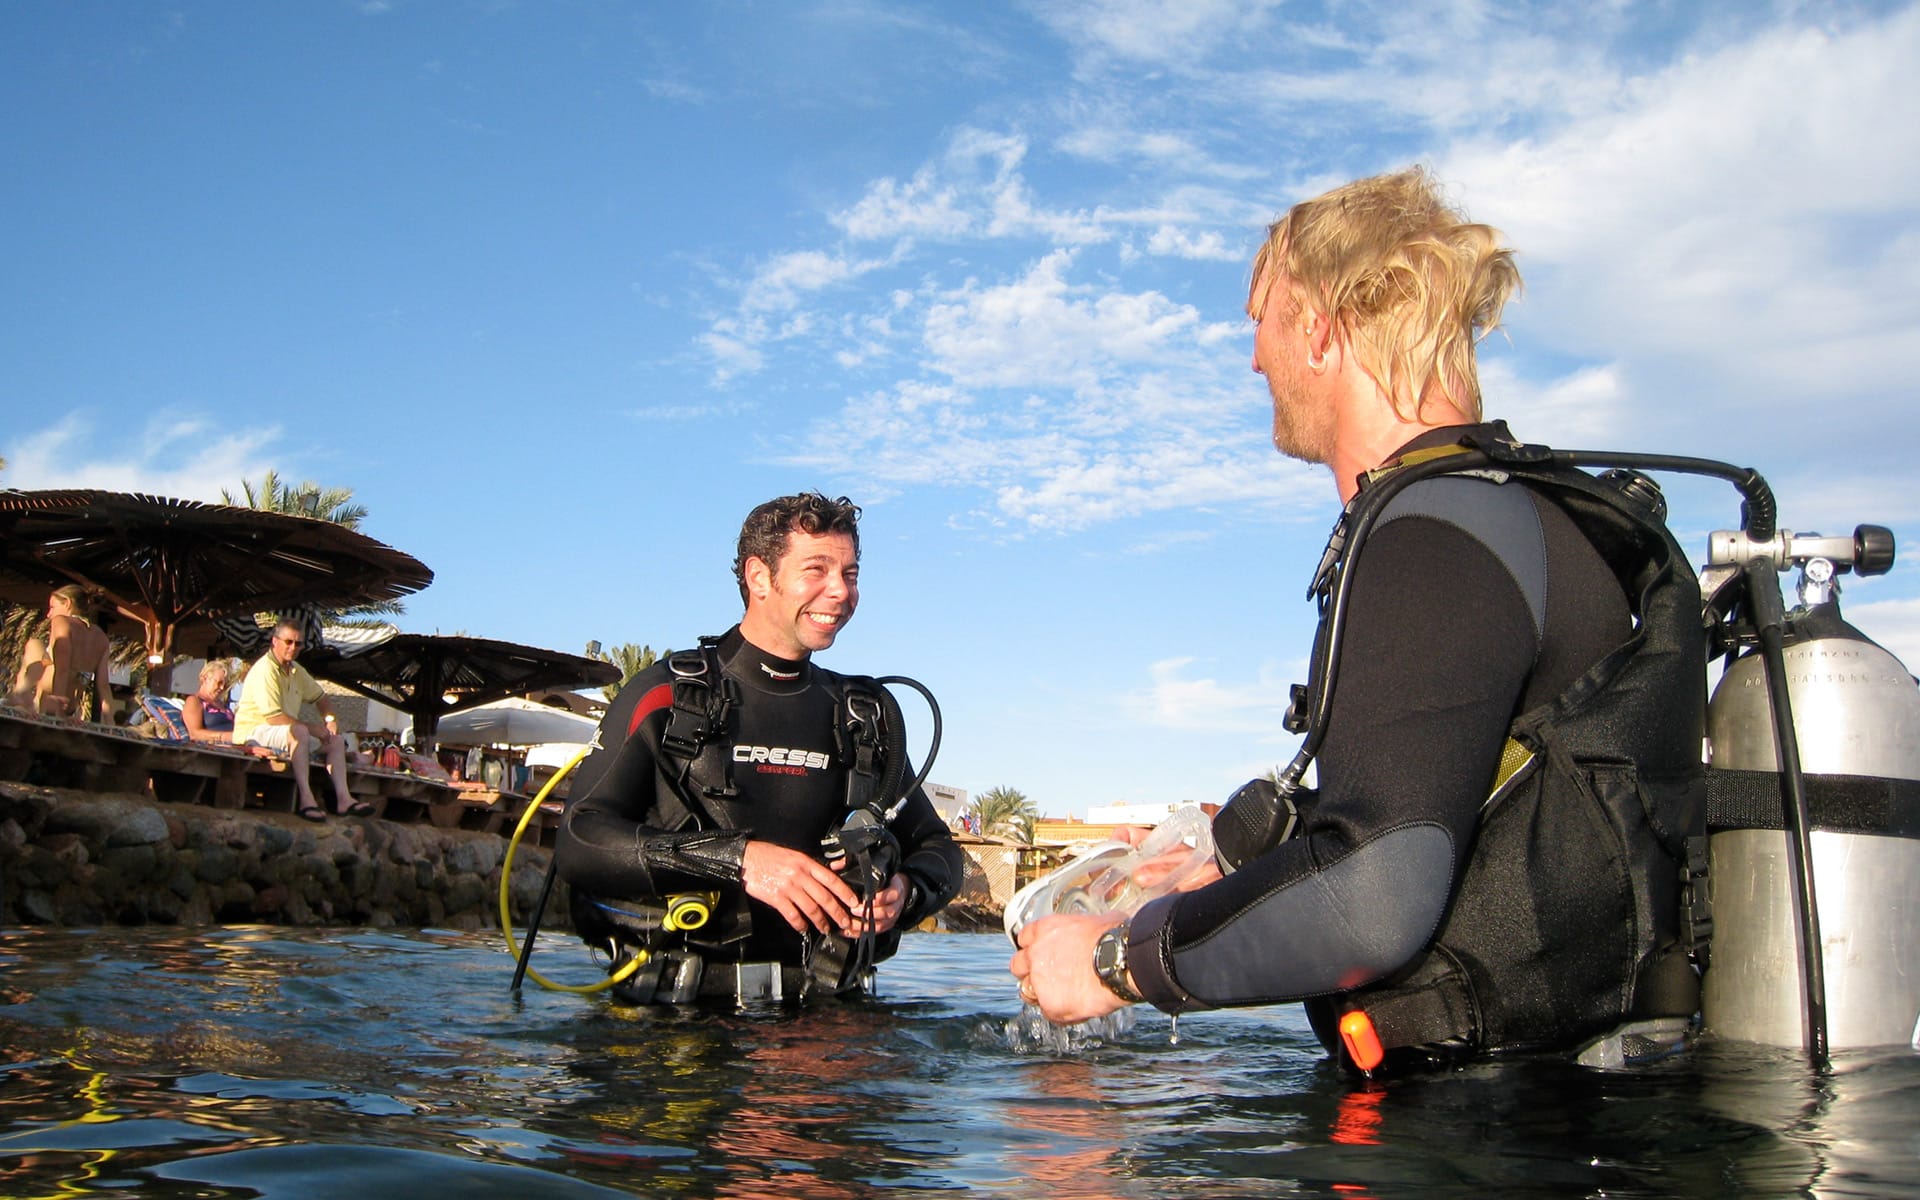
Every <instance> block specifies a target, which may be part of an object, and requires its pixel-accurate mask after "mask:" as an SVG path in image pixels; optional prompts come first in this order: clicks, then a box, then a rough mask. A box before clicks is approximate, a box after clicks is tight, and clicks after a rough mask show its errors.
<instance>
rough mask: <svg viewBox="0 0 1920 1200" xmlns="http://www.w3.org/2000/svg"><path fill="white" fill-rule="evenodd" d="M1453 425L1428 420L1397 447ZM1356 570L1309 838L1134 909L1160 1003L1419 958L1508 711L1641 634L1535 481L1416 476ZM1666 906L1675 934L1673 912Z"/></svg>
mask: <svg viewBox="0 0 1920 1200" xmlns="http://www.w3.org/2000/svg"><path fill="white" fill-rule="evenodd" d="M1477 428H1480V429H1497V427H1477ZM1463 432H1465V429H1463V428H1452V429H1442V430H1436V431H1433V432H1430V433H1429V434H1427V435H1424V436H1422V437H1421V438H1419V439H1416V440H1415V441H1414V442H1411V443H1409V444H1408V445H1407V446H1406V447H1404V448H1403V450H1402V452H1401V453H1402V454H1403V455H1404V454H1405V453H1407V452H1409V451H1413V450H1419V449H1424V448H1428V447H1435V446H1444V445H1451V444H1454V443H1457V442H1458V441H1460V439H1461V436H1462V434H1463ZM1498 432H1501V433H1504V430H1498ZM1354 569H1355V572H1356V574H1355V576H1354V580H1353V591H1352V596H1351V605H1350V609H1349V615H1348V624H1347V629H1346V635H1345V639H1344V651H1343V657H1342V658H1341V660H1340V668H1339V674H1338V676H1337V678H1336V681H1335V685H1334V691H1333V695H1332V700H1331V710H1330V719H1329V723H1328V725H1327V732H1326V737H1325V740H1324V742H1323V744H1322V747H1321V752H1320V754H1319V756H1318V759H1317V770H1318V782H1319V793H1318V798H1317V799H1316V800H1314V801H1312V803H1311V805H1310V807H1309V808H1308V810H1307V811H1306V813H1305V814H1304V819H1303V823H1302V827H1301V831H1300V835H1299V836H1297V837H1295V838H1293V839H1291V840H1288V841H1285V842H1282V843H1281V844H1279V845H1278V846H1275V847H1273V848H1272V849H1270V850H1268V851H1267V852H1266V853H1264V854H1261V855H1259V856H1258V857H1255V858H1253V859H1252V860H1250V861H1248V862H1247V863H1245V864H1244V865H1243V866H1241V867H1240V869H1238V870H1237V871H1235V872H1234V873H1233V874H1231V875H1229V876H1228V877H1226V878H1225V879H1223V880H1221V881H1219V882H1218V883H1215V884H1213V885H1212V886H1209V887H1207V888H1204V889H1201V890H1199V891H1196V892H1192V893H1187V894H1182V895H1176V896H1171V897H1166V898H1163V899H1161V900H1158V901H1155V902H1154V903H1152V904H1149V905H1147V906H1146V907H1144V908H1143V909H1142V910H1141V911H1140V912H1139V913H1138V914H1137V915H1136V916H1135V917H1134V919H1133V923H1132V927H1131V929H1130V933H1129V942H1130V944H1131V951H1130V953H1129V965H1130V967H1131V970H1132V974H1133V977H1134V981H1135V983H1136V984H1137V985H1138V987H1139V989H1140V991H1141V992H1142V993H1143V994H1144V995H1145V997H1146V998H1147V999H1148V1000H1150V1001H1151V1002H1153V1003H1154V1004H1156V1005H1158V1006H1160V1007H1162V1008H1164V1009H1167V1010H1169V1011H1174V1012H1178V1011H1183V1010H1186V1009H1192V1008H1204V1007H1216V1006H1228V1005H1247V1004H1262V1003H1271V1002H1278V1001H1288V1000H1303V999H1311V998H1314V997H1328V996H1334V995H1342V994H1349V993H1353V992H1355V991H1356V990H1357V989H1364V988H1366V987H1367V986H1368V985H1371V984H1375V983H1376V982H1377V981H1380V980H1383V979H1386V978H1388V977H1391V976H1393V975H1394V974H1395V973H1396V972H1399V971H1401V970H1402V969H1403V968H1405V967H1407V966H1408V964H1410V963H1412V962H1414V961H1415V960H1416V959H1418V958H1419V956H1420V955H1421V954H1422V952H1423V951H1424V950H1426V949H1427V948H1428V946H1429V945H1430V943H1431V942H1432V940H1433V939H1434V937H1435V935H1436V933H1437V932H1438V931H1439V930H1440V929H1441V928H1442V922H1443V920H1445V919H1447V918H1448V915H1449V908H1450V905H1452V904H1454V903H1455V899H1456V890H1457V889H1458V888H1459V887H1460V885H1461V881H1462V879H1463V876H1464V875H1465V874H1466V872H1467V868H1468V864H1469V859H1470V855H1471V854H1472V852H1473V850H1474V847H1475V839H1476V834H1477V830H1478V827H1479V825H1480V822H1481V820H1482V817H1483V814H1482V806H1483V804H1484V803H1485V802H1486V800H1487V796H1488V790H1489V785H1490V783H1491V781H1492V780H1493V778H1494V776H1495V772H1496V768H1497V767H1498V765H1499V761H1500V755H1501V750H1502V746H1503V744H1504V742H1505V740H1506V738H1507V736H1508V734H1509V732H1510V730H1511V729H1512V728H1513V726H1514V724H1515V721H1516V718H1519V717H1520V716H1521V715H1522V714H1526V713H1531V712H1534V711H1536V710H1539V709H1541V706H1543V705H1550V704H1551V702H1553V701H1554V700H1555V699H1556V698H1557V697H1562V696H1563V695H1564V694H1565V693H1567V692H1568V691H1569V689H1570V688H1572V687H1573V686H1574V685H1575V683H1576V681H1579V680H1581V678H1582V676H1583V675H1584V674H1586V673H1588V672H1589V669H1590V668H1592V667H1594V666H1595V664H1596V663H1599V662H1600V661H1601V660H1602V659H1604V658H1607V656H1609V654H1613V653H1617V651H1618V650H1619V648H1621V647H1622V646H1623V644H1625V643H1627V642H1628V640H1629V639H1630V637H1632V636H1633V634H1634V620H1633V617H1632V609H1631V607H1630V605H1629V600H1628V596H1627V594H1626V592H1625V591H1624V590H1623V588H1622V584H1621V582H1620V580H1619V578H1618V577H1617V575H1616V572H1615V571H1614V570H1612V569H1610V567H1609V566H1608V564H1607V562H1606V561H1605V560H1604V559H1603V558H1602V557H1601V555H1600V553H1599V552H1597V551H1596V549H1595V547H1594V545H1593V544H1592V543H1591V542H1590V541H1589V539H1588V538H1587V537H1586V536H1584V535H1583V533H1582V532H1581V530H1580V528H1579V527H1577V526H1576V525H1575V523H1574V522H1573V521H1572V520H1571V519H1570V518H1569V516H1568V514H1567V512H1566V511H1563V510H1562V508H1561V507H1560V506H1558V505H1557V504H1555V503H1553V502H1551V501H1549V500H1547V499H1545V498H1544V497H1543V496H1542V495H1540V494H1538V493H1537V492H1536V491H1535V490H1533V488H1531V487H1525V486H1514V485H1501V484H1496V483H1493V482H1490V481H1488V480H1485V479H1481V478H1475V477H1468V476H1458V475H1447V476H1441V477H1438V478H1432V479H1426V480H1422V481H1419V482H1416V483H1414V484H1412V485H1410V486H1408V487H1407V488H1406V489H1405V490H1404V491H1402V492H1400V494H1399V495H1397V496H1395V497H1393V498H1392V499H1391V500H1390V501H1389V504H1388V507H1387V508H1386V509H1385V510H1384V512H1383V514H1382V516H1381V519H1380V521H1379V523H1378V524H1377V525H1376V527H1375V528H1374V530H1373V533H1372V535H1371V537H1370V538H1369V539H1368V540H1367V542H1366V546H1365V552H1364V553H1363V554H1360V555H1359V556H1358V557H1357V559H1356V560H1355V564H1354ZM1690 579H1691V576H1690V574H1689V575H1688V580H1689V581H1690ZM1694 595H1695V597H1696V607H1695V609H1694V616H1695V617H1696V618H1697V613H1698V609H1697V591H1696V592H1695V593H1694ZM1696 624H1697V621H1696ZM1685 699H1686V698H1685V697H1684V696H1682V697H1678V698H1676V708H1675V716H1676V721H1677V722H1681V723H1684V714H1685V710H1686V709H1687V705H1686V703H1685ZM1694 737H1695V740H1694V742H1693V745H1692V754H1693V760H1694V766H1695V767H1696V768H1697V765H1698V740H1697V734H1696V735H1694ZM1678 740H1682V741H1684V737H1681V738H1680V739H1678ZM1614 857H1616V858H1619V857H1621V856H1620V855H1617V854H1616V855H1615V856H1614ZM1612 884H1613V878H1612V877H1611V875H1610V876H1609V877H1608V878H1607V879H1605V880H1579V879H1574V880H1567V881H1565V882H1564V883H1563V884H1562V885H1561V888H1562V891H1563V892H1564V893H1565V897H1564V902H1560V901H1556V903H1558V904H1559V907H1560V908H1562V909H1572V910H1577V909H1578V908H1579V906H1580V905H1581V904H1583V903H1585V901H1583V899H1582V897H1581V896H1580V889H1582V888H1583V887H1592V888H1595V889H1601V888H1610V887H1611V886H1612ZM1641 890H1644V888H1642V889H1641ZM1535 902H1536V898H1534V897H1524V898H1518V899H1517V901H1516V903H1515V904H1513V905H1510V906H1509V907H1510V908H1512V909H1514V910H1515V911H1518V910H1520V909H1522V908H1525V907H1526V906H1528V905H1531V904H1533V903H1535ZM1591 907H1592V908H1593V909H1594V910H1595V912H1596V913H1598V911H1599V910H1600V909H1601V908H1602V907H1605V906H1603V905H1600V904H1593V905H1592V906H1591ZM1524 919H1525V918H1524V917H1523V918H1522V920H1523V921H1524ZM1578 919H1579V918H1578V915H1577V912H1576V914H1575V915H1574V916H1573V917H1571V918H1569V920H1570V921H1573V922H1577V921H1578ZM1646 919H1647V920H1649V921H1651V920H1653V919H1654V918H1651V917H1648V918H1646ZM1595 920H1596V921H1600V920H1607V921H1611V920H1613V915H1612V910H1611V909H1609V910H1608V915H1607V916H1605V917H1600V916H1596V917H1595ZM1659 922H1660V923H1661V925H1662V926H1663V928H1664V929H1665V930H1666V931H1667V935H1668V936H1671V927H1672V924H1673V918H1672V916H1671V914H1670V913H1662V914H1661V915H1660V917H1659ZM1612 932H1613V931H1611V930H1609V931H1608V933H1609V934H1611V933H1612ZM1520 952H1522V948H1520V947H1516V953H1520ZM1634 953H1636V952H1629V953H1628V954H1627V955H1626V956H1625V962H1624V964H1623V965H1619V966H1616V965H1614V964H1607V965H1605V966H1604V967H1602V968H1599V969H1600V970H1601V972H1602V973H1605V972H1608V971H1611V972H1614V973H1615V974H1618V973H1619V972H1620V971H1624V972H1625V973H1626V974H1627V975H1628V977H1629V978H1628V980H1627V983H1626V986H1627V987H1628V989H1629V990H1630V989H1631V986H1632V981H1631V975H1632V973H1633V971H1634V969H1635V965H1634ZM1545 986H1546V987H1548V988H1551V987H1552V986H1554V985H1553V983H1552V981H1549V982H1547V983H1546V984H1545ZM1583 1019H1584V1017H1583ZM1548 1023H1549V1024H1551V1021H1549V1022H1548Z"/></svg>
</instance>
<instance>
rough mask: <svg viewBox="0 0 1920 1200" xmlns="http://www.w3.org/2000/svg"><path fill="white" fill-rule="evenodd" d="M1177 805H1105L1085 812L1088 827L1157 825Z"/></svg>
mask: <svg viewBox="0 0 1920 1200" xmlns="http://www.w3.org/2000/svg"><path fill="white" fill-rule="evenodd" d="M1179 807H1181V806H1180V805H1178V804H1105V805H1101V806H1100V807H1098V808H1089V809H1088V810H1087V824H1089V825H1158V824H1159V823H1160V822H1162V821H1164V820H1166V819H1167V818H1168V817H1170V816H1172V815H1173V813H1174V810H1175V809H1177V808H1179Z"/></svg>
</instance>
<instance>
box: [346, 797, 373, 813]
mask: <svg viewBox="0 0 1920 1200" xmlns="http://www.w3.org/2000/svg"><path fill="white" fill-rule="evenodd" d="M340 815H341V816H343V817H370V816H372V815H373V805H371V804H369V803H367V802H366V801H365V800H355V801H354V802H353V803H352V804H349V805H347V806H346V807H345V808H343V809H341V810H340Z"/></svg>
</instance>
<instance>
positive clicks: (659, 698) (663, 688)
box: [627, 683, 673, 737]
mask: <svg viewBox="0 0 1920 1200" xmlns="http://www.w3.org/2000/svg"><path fill="white" fill-rule="evenodd" d="M671 707H673V685H672V684H671V683H663V684H661V685H660V686H659V687H657V688H654V689H653V690H652V691H650V692H648V693H647V694H646V695H644V696H642V697H640V703H638V704H636V705H634V706H633V716H631V717H629V718H627V736H628V737H632V736H633V731H634V730H636V729H638V728H640V722H642V721H644V720H646V719H647V718H648V717H650V716H652V715H653V714H654V713H657V712H659V711H660V710H661V709H663V708H671Z"/></svg>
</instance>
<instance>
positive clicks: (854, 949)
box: [574, 637, 938, 1003]
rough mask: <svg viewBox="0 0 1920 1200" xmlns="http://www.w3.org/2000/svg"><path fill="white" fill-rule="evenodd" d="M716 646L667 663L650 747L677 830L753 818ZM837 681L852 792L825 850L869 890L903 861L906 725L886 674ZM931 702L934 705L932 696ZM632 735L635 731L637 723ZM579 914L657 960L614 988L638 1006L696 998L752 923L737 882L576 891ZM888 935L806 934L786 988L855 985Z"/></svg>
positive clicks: (579, 923) (703, 643)
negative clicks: (740, 781)
mask: <svg viewBox="0 0 1920 1200" xmlns="http://www.w3.org/2000/svg"><path fill="white" fill-rule="evenodd" d="M719 644H720V639H719V638H715V637H702V638H701V639H700V642H699V645H698V646H697V648H695V649H691V650H683V651H679V652H676V653H674V654H671V655H669V656H668V657H667V659H666V660H665V666H666V669H667V671H668V673H669V675H670V677H671V679H670V685H669V686H670V688H671V702H670V707H669V709H668V714H667V721H666V725H665V726H664V728H663V729H662V731H661V736H660V743H659V746H658V749H657V752H656V754H655V764H654V765H655V771H656V773H657V775H658V779H659V783H660V785H661V786H659V787H657V788H656V789H655V798H654V803H653V808H652V813H651V821H652V823H653V824H655V825H656V826H657V827H658V828H660V829H662V830H666V831H669V832H670V833H674V834H683V833H697V832H699V831H733V830H740V829H745V828H747V827H748V825H749V822H750V819H751V815H750V807H749V806H748V805H746V804H745V803H744V802H743V801H742V799H741V795H740V791H739V789H738V788H737V787H736V786H735V783H734V766H735V757H736V756H735V746H736V742H737V738H736V733H737V725H738V719H737V716H736V713H737V711H738V708H739V706H740V703H741V696H740V690H739V684H738V682H737V681H736V680H735V679H733V678H732V677H731V676H729V675H727V674H726V672H725V670H724V668H723V665H722V663H721V661H720V653H719ZM834 678H836V679H837V680H839V681H840V687H839V689H838V693H837V695H836V696H835V707H834V718H833V730H832V735H833V749H832V752H831V753H832V757H831V760H830V761H831V763H832V764H835V765H838V766H839V767H841V768H842V769H843V770H844V771H845V773H846V793H845V803H844V807H843V809H842V819H841V820H840V821H837V822H835V824H834V827H833V828H832V829H831V830H829V831H827V833H826V836H825V837H824V838H823V839H822V842H821V845H822V849H823V851H824V853H825V854H826V856H827V857H828V859H829V861H832V860H833V859H834V858H836V857H845V858H846V860H847V866H846V868H845V875H844V878H846V880H847V882H848V883H849V884H850V885H851V886H852V887H854V889H855V890H856V891H857V892H860V893H862V894H863V895H868V896H870V895H872V894H873V892H875V891H877V890H879V888H880V887H882V886H884V885H885V883H886V881H887V880H888V879H889V878H891V876H892V874H893V871H894V870H895V868H896V867H897V866H898V863H899V847H898V843H897V842H896V841H895V840H894V838H893V836H892V834H891V833H890V832H889V831H888V830H887V821H888V820H889V819H890V817H891V815H892V814H891V813H890V812H889V811H888V805H889V804H891V803H893V802H895V801H897V800H898V799H899V798H900V797H901V796H903V795H904V794H906V792H907V791H910V790H912V789H907V788H903V783H904V781H905V777H906V771H907V766H908V761H907V750H906V731H905V720H904V717H903V716H902V714H901V711H900V707H899V703H898V701H896V700H895V699H894V697H893V695H892V693H890V692H889V691H888V690H887V688H886V687H885V686H884V685H883V683H882V682H881V681H880V680H877V679H872V678H869V677H865V676H848V675H839V674H837V673H836V674H835V675H834ZM903 682H907V683H910V684H911V683H913V681H911V680H905V681H903ZM913 686H916V687H918V686H919V685H918V684H913ZM922 690H923V691H924V689H922ZM928 699H929V702H931V699H932V698H931V696H930V695H929V696H928ZM937 711H938V710H937V708H936V709H935V712H936V718H935V719H936V723H937V721H938V717H937ZM629 736H638V730H637V729H635V730H633V731H632V732H630V734H629ZM930 757H931V756H930ZM796 765H797V764H796ZM811 765H813V766H826V765H828V764H827V763H826V762H819V763H814V764H811ZM918 782H919V781H918V780H916V781H915V783H916V784H917V783H918ZM574 920H575V927H576V929H578V930H579V932H580V933H581V934H582V936H584V937H586V938H588V940H589V941H591V942H598V943H601V944H603V945H604V946H605V947H606V949H607V950H608V951H609V953H610V955H611V957H612V958H613V959H614V960H615V964H616V967H617V965H618V963H619V961H620V960H621V959H622V956H623V954H627V953H632V952H633V950H635V949H638V950H644V951H646V952H647V953H648V954H649V955H651V956H652V958H653V959H654V961H653V962H650V963H648V964H647V966H646V968H644V969H643V970H642V971H641V972H640V973H638V974H637V975H635V976H634V977H633V979H632V980H631V981H629V982H628V983H626V984H624V985H622V986H621V988H619V989H618V990H619V991H620V994H622V995H623V997H625V998H627V999H629V1000H635V1001H638V1002H646V1001H647V1000H650V999H655V998H659V999H669V1000H672V1001H673V1002H676V1003H678V1002H683V1001H685V1000H689V999H692V998H693V997H694V996H695V995H696V994H698V989H699V987H700V980H699V975H700V972H701V970H702V967H703V964H704V963H708V962H711V963H713V964H715V965H724V964H727V963H731V962H733V961H735V960H736V959H738V958H739V957H740V956H739V953H738V951H737V949H736V947H737V946H738V945H739V944H740V943H742V942H743V941H744V939H746V938H747V937H748V936H749V935H750V934H751V932H752V929H753V919H752V913H751V910H750V908H749V905H748V903H747V899H746V895H745V893H744V891H743V890H742V889H739V888H737V887H736V888H727V889H722V890H718V891H712V892H699V893H686V894H674V895H667V896H634V897H622V898H620V899H618V900H607V899H601V898H597V897H593V896H588V895H585V894H584V893H576V895H575V903H574ZM881 936H882V937H885V938H887V939H888V941H887V944H885V945H877V944H876V942H875V940H874V939H873V938H872V937H871V936H868V937H864V938H862V939H857V940H849V939H844V938H838V937H834V936H814V937H810V938H809V939H808V942H807V945H808V956H807V961H806V962H805V963H803V964H802V968H801V975H802V977H803V981H802V982H801V984H800V985H799V986H797V987H795V986H791V985H790V986H789V987H788V988H787V989H786V994H787V995H788V996H789V997H792V996H797V995H802V994H804V993H805V992H806V991H808V990H811V989H812V988H813V987H814V986H815V985H818V986H819V987H820V989H821V990H824V991H828V992H838V991H843V990H846V989H847V988H849V987H852V986H855V985H856V984H857V983H858V982H859V977H860V976H861V975H862V974H863V973H865V972H867V971H868V969H869V968H870V967H871V966H872V964H873V963H874V961H876V959H877V958H881V957H885V956H886V955H887V954H888V953H891V951H892V948H893V946H894V944H897V940H898V935H897V934H889V935H881ZM623 946H624V947H627V948H628V949H624V950H623ZM689 963H691V964H692V966H691V968H690V969H689V968H688V966H687V964H689ZM676 973H677V974H678V979H676ZM776 994H778V992H776Z"/></svg>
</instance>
